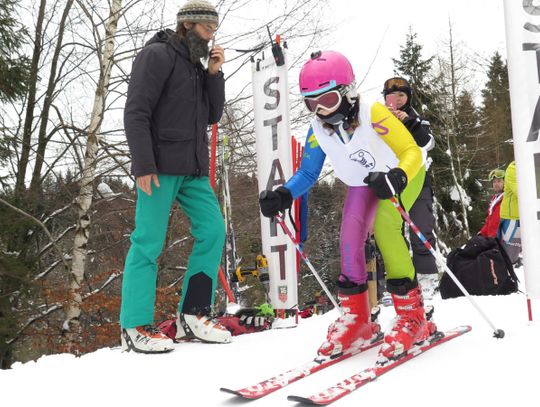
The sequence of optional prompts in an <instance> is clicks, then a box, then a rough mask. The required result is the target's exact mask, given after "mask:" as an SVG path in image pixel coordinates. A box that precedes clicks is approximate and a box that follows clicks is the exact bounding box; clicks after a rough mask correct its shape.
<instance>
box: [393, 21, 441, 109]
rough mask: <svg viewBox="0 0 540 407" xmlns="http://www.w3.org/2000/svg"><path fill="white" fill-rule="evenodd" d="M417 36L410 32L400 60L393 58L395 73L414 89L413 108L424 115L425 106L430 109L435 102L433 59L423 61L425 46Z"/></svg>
mask: <svg viewBox="0 0 540 407" xmlns="http://www.w3.org/2000/svg"><path fill="white" fill-rule="evenodd" d="M416 37H417V34H416V33H413V32H412V31H409V33H408V34H407V37H406V39H405V45H403V46H401V47H400V52H399V59H394V58H392V61H393V62H394V67H395V69H394V72H395V73H396V74H397V75H399V76H402V77H404V78H405V79H407V80H408V81H409V83H410V84H411V87H412V89H413V95H414V96H413V100H412V106H413V107H414V108H415V109H416V110H417V111H418V112H420V113H421V114H422V115H426V114H427V115H428V116H429V113H428V112H424V110H425V109H424V106H426V107H428V108H429V106H430V105H431V104H432V101H433V90H432V88H433V86H432V84H431V81H430V77H431V69H432V63H433V57H430V58H427V59H423V58H422V48H423V46H422V45H421V44H419V43H418V42H417V38H416Z"/></svg>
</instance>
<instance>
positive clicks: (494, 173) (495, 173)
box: [488, 169, 504, 181]
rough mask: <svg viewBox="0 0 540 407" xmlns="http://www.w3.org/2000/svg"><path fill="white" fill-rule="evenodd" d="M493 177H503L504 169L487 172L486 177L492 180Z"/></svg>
mask: <svg viewBox="0 0 540 407" xmlns="http://www.w3.org/2000/svg"><path fill="white" fill-rule="evenodd" d="M494 178H498V179H503V178H504V170H501V169H496V170H493V171H491V172H490V173H489V176H488V179H489V180H490V181H493V179H494Z"/></svg>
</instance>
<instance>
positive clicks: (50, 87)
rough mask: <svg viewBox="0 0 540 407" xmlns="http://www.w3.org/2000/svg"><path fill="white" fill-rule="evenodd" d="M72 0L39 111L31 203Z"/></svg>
mask: <svg viewBox="0 0 540 407" xmlns="http://www.w3.org/2000/svg"><path fill="white" fill-rule="evenodd" d="M73 1H74V0H68V1H67V2H66V5H65V7H64V11H63V13H62V19H61V20H60V25H59V27H58V38H57V41H56V47H55V50H54V55H53V58H52V61H51V71H50V73H49V82H48V84H47V91H46V93H45V99H44V101H43V110H42V112H41V118H40V119H41V122H40V125H39V132H38V145H37V149H36V161H35V164H34V171H33V173H32V181H31V182H30V196H31V198H32V204H33V203H34V202H37V193H38V189H39V186H40V185H41V169H42V168H43V163H44V162H45V151H46V149H47V143H48V139H47V125H48V124H49V111H50V109H51V104H52V101H53V99H54V93H55V90H56V85H57V81H56V75H57V68H58V59H59V58H60V51H61V49H62V42H63V40H64V31H65V28H66V21H67V18H68V16H69V12H70V10H71V6H72V5H73Z"/></svg>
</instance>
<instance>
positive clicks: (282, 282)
mask: <svg viewBox="0 0 540 407" xmlns="http://www.w3.org/2000/svg"><path fill="white" fill-rule="evenodd" d="M283 51H285V50H283ZM252 73H253V107H254V116H255V135H256V145H257V177H258V185H259V193H260V192H262V191H264V190H267V189H270V190H273V189H276V188H277V187H278V186H280V185H283V184H284V183H285V181H287V180H288V179H289V178H290V177H291V176H292V152H291V134H290V121H289V83H288V80H287V58H286V55H285V63H284V64H283V65H281V66H277V65H276V62H275V60H274V58H273V56H272V55H271V56H270V57H269V58H266V59H264V60H262V61H257V62H254V63H253V64H252ZM285 221H286V222H289V221H288V219H286V220H285ZM287 225H288V226H289V228H290V229H291V230H293V228H292V226H291V225H290V223H287ZM261 234H262V250H263V254H264V255H265V256H266V258H267V259H268V272H269V277H270V284H269V294H270V301H271V303H272V306H273V307H274V308H275V309H290V308H293V307H295V306H296V305H297V304H298V286H297V281H298V280H297V268H296V251H295V250H296V249H295V246H294V245H293V243H292V242H291V241H290V239H289V238H288V236H287V235H285V234H284V232H283V230H282V229H281V227H280V226H279V224H278V223H276V222H275V221H274V220H273V219H269V218H266V217H264V216H262V214H261Z"/></svg>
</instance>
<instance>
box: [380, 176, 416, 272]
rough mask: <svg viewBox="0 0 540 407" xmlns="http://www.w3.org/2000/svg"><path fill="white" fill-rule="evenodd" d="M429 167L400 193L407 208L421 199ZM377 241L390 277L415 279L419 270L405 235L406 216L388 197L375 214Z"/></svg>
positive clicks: (402, 202) (381, 202) (401, 199)
mask: <svg viewBox="0 0 540 407" xmlns="http://www.w3.org/2000/svg"><path fill="white" fill-rule="evenodd" d="M425 177H426V169H425V167H424V166H422V168H420V170H419V171H418V173H417V174H416V176H415V177H414V178H413V179H412V180H410V182H409V183H408V185H407V187H406V188H405V190H404V191H403V192H402V193H401V195H400V201H401V204H402V205H403V207H404V208H405V210H406V211H407V212H408V211H409V209H411V207H412V205H413V204H414V201H416V198H418V195H419V194H420V191H421V190H422V186H423V185H424V179H425ZM374 232H375V241H376V242H377V246H379V250H380V251H381V254H382V258H383V261H384V268H385V270H386V279H387V280H390V279H402V278H409V279H410V280H411V281H412V280H413V279H414V276H415V271H414V266H413V263H412V259H411V255H410V253H409V248H408V246H407V242H406V240H405V237H404V235H403V219H402V218H401V214H400V213H399V212H398V210H397V209H396V208H395V207H394V204H393V203H392V202H390V201H389V200H388V199H385V200H381V201H380V202H379V206H378V207H377V214H376V215H375V227H374Z"/></svg>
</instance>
